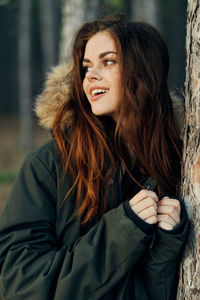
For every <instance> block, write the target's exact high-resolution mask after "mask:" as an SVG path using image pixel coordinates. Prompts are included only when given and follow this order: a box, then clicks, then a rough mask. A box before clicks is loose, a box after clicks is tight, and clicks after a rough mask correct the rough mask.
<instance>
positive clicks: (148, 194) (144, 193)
mask: <svg viewBox="0 0 200 300" xmlns="http://www.w3.org/2000/svg"><path fill="white" fill-rule="evenodd" d="M145 198H152V199H154V201H155V202H158V196H157V195H156V193H155V192H153V191H149V190H141V191H140V192H139V193H137V194H136V195H135V196H134V197H133V198H132V199H131V200H130V201H129V202H130V205H131V206H134V205H136V204H137V203H138V202H140V201H142V200H144V199H145Z"/></svg>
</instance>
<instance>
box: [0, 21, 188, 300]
mask: <svg viewBox="0 0 200 300" xmlns="http://www.w3.org/2000/svg"><path fill="white" fill-rule="evenodd" d="M168 67H169V61H168V52H167V48H166V45H165V43H164V41H163V39H162V38H161V36H160V34H159V33H158V32H157V31H156V30H155V29H154V28H153V27H152V26H150V25H148V24H146V23H138V22H128V21H126V20H124V19H123V18H113V19H105V20H101V21H94V22H91V23H86V24H84V25H83V26H82V27H81V28H80V30H79V31H78V32H77V34H76V36H75V39H74V44H73V65H72V67H71V68H70V70H69V68H68V67H67V66H65V65H64V66H59V67H57V68H55V70H54V71H53V73H52V74H50V75H49V78H48V81H47V84H46V88H45V90H44V92H43V94H42V95H41V96H40V97H39V99H38V102H37V108H36V110H37V114H38V115H39V116H40V118H41V123H42V124H43V125H44V126H45V127H48V128H50V129H51V130H52V133H53V138H52V140H51V141H50V142H49V143H47V144H46V145H44V146H43V147H41V148H40V149H39V150H37V151H36V152H34V153H32V154H30V155H28V157H27V158H26V160H25V162H24V164H23V166H22V168H21V170H20V172H19V175H18V177H17V179H16V181H15V184H14V187H13V189H12V191H11V194H10V196H9V199H8V200H7V203H6V205H5V208H4V211H3V214H2V216H1V219H0V245H1V246H0V269H1V276H0V291H1V294H2V296H3V297H4V298H5V299H15V300H22V299H26V300H27V299H28V300H35V299H41V300H47V299H48V300H49V299H55V300H64V299H74V300H89V299H90V300H97V299H104V300H107V299H109V300H111V299H115V300H120V299H126V300H130V299H136V300H147V299H151V300H160V299H161V298H162V299H163V300H164V299H165V300H167V299H169V300H172V299H175V297H176V289H177V283H178V267H179V262H180V255H181V252H182V250H183V246H184V243H185V240H186V234H187V230H188V219H187V214H186V211H185V209H184V205H183V201H181V200H178V190H179V189H178V188H179V182H180V169H181V152H182V143H181V140H180V137H179V134H180V128H178V125H177V124H178V123H180V119H181V117H180V116H181V115H182V114H183V110H182V108H181V104H180V103H179V102H178V101H177V100H176V101H174V103H173V105H172V101H171V98H170V95H169V91H168V88H167V74H168Z"/></svg>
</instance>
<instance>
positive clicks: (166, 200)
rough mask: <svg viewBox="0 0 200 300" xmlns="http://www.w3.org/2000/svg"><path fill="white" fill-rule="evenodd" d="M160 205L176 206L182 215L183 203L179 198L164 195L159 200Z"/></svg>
mask: <svg viewBox="0 0 200 300" xmlns="http://www.w3.org/2000/svg"><path fill="white" fill-rule="evenodd" d="M159 206H174V207H175V208H176V210H177V212H178V214H179V215H180V213H181V205H180V201H179V200H177V199H173V198H169V197H164V198H162V199H161V200H160V201H159Z"/></svg>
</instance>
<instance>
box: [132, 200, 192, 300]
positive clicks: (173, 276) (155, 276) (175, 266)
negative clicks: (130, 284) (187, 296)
mask: <svg viewBox="0 0 200 300" xmlns="http://www.w3.org/2000/svg"><path fill="white" fill-rule="evenodd" d="M181 206H182V221H181V223H180V224H179V225H178V227H177V228H175V229H174V230H172V231H167V230H162V229H159V228H158V229H157V232H156V233H155V235H154V240H153V242H152V245H151V246H150V247H149V249H147V250H146V252H145V254H144V255H143V256H142V257H141V258H140V259H139V261H138V262H137V265H138V273H137V274H138V275H137V278H136V283H137V282H138V284H141V282H142V284H143V285H144V287H145V290H146V292H147V294H148V297H149V298H148V299H151V300H160V298H161V295H162V299H163V300H175V299H176V292H177V286H178V280H179V264H180V260H181V256H182V252H183V250H184V245H185V242H186V238H187V233H188V229H189V220H188V216H187V212H186V210H185V207H184V206H183V205H181ZM141 260H142V262H143V263H142V264H140V262H141ZM141 266H142V268H141ZM135 267H136V266H135ZM144 278H145V280H144ZM137 292H138V293H139V290H137ZM138 296H139V295H138ZM138 299H140V297H139V298H138Z"/></svg>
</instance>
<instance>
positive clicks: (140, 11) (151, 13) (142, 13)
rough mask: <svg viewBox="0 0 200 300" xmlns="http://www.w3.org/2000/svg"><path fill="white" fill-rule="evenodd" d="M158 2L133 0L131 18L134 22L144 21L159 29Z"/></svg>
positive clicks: (155, 0) (157, 0)
mask: <svg viewBox="0 0 200 300" xmlns="http://www.w3.org/2000/svg"><path fill="white" fill-rule="evenodd" d="M159 16H160V1H159V0H148V1H146V0H134V1H133V2H132V17H133V19H134V20H140V21H141V20H144V21H146V22H148V23H150V24H152V25H154V26H155V27H156V28H157V29H158V30H160V29H161V24H160V20H159Z"/></svg>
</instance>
